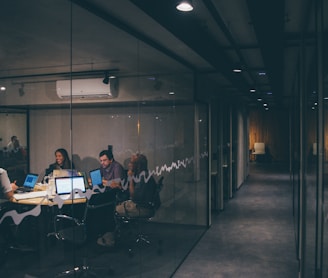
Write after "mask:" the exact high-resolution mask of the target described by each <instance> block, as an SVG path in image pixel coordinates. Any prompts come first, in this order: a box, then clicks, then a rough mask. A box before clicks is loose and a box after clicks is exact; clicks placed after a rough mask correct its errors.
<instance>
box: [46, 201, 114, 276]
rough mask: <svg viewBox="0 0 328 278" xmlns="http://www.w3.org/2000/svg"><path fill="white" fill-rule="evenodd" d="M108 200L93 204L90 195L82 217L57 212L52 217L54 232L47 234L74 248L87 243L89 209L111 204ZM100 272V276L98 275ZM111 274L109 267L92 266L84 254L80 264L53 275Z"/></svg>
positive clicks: (101, 207)
mask: <svg viewBox="0 0 328 278" xmlns="http://www.w3.org/2000/svg"><path fill="white" fill-rule="evenodd" d="M112 205H113V202H112V201H109V202H107V203H102V204H93V203H92V197H91V198H90V199H89V200H87V202H86V205H85V209H84V212H83V216H82V218H80V219H79V218H76V217H73V216H70V215H66V214H58V215H56V216H55V218H54V232H52V233H49V234H48V236H55V238H56V239H57V240H59V241H64V242H68V243H70V244H71V245H73V247H74V248H78V247H83V246H84V245H86V244H87V235H88V232H87V217H88V212H89V211H90V210H95V209H103V208H104V207H107V206H112ZM98 272H99V273H101V276H99V275H100V274H99V273H98ZM112 275H113V270H112V269H111V268H110V267H92V266H90V265H89V264H88V263H87V258H86V256H85V257H84V258H83V259H82V264H79V265H77V266H74V267H73V268H71V269H68V270H64V271H61V272H60V273H58V274H57V275H55V277H65V276H69V277H108V276H112Z"/></svg>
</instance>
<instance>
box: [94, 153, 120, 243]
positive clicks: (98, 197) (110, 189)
mask: <svg viewBox="0 0 328 278" xmlns="http://www.w3.org/2000/svg"><path fill="white" fill-rule="evenodd" d="M99 161H100V165H101V167H100V171H101V176H102V185H103V186H104V187H106V189H105V192H104V193H101V194H95V195H93V196H92V198H91V200H90V204H94V205H100V204H104V203H108V202H111V205H110V206H106V207H104V208H100V209H97V210H95V211H94V212H93V211H91V212H90V215H92V216H93V217H90V215H89V216H88V218H89V219H91V220H90V222H89V221H88V226H91V227H93V229H95V228H97V230H96V231H89V233H95V232H96V233H98V232H99V233H100V236H99V237H98V239H97V244H99V245H101V246H106V247H112V246H114V245H115V236H114V232H115V230H116V221H115V205H116V198H117V197H116V195H117V194H118V193H121V191H122V186H121V181H124V179H125V172H124V168H123V166H122V165H121V164H120V163H119V162H117V161H116V160H115V159H114V156H113V153H112V152H111V151H108V150H103V151H101V152H100V153H99ZM91 222H95V223H94V224H91ZM99 223H101V225H99Z"/></svg>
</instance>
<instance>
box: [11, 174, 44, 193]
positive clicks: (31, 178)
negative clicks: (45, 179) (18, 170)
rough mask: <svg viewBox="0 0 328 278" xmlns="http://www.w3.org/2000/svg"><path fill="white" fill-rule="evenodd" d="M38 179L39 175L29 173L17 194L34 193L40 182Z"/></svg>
mask: <svg viewBox="0 0 328 278" xmlns="http://www.w3.org/2000/svg"><path fill="white" fill-rule="evenodd" d="M38 178H39V175H38V174H33V173H28V174H27V175H26V177H25V180H24V183H23V185H22V186H20V187H18V188H17V190H16V193H25V192H31V191H33V190H34V187H35V185H36V183H37V181H38Z"/></svg>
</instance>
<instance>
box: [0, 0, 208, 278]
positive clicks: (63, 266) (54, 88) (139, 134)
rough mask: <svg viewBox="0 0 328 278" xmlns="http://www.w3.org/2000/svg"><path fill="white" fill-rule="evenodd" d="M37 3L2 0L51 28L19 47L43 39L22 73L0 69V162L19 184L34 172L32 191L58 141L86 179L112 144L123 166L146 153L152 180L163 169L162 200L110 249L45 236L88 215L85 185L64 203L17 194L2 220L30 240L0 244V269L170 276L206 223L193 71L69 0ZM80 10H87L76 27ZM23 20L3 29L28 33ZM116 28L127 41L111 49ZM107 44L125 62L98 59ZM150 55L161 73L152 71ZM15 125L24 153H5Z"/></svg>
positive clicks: (202, 134)
mask: <svg viewBox="0 0 328 278" xmlns="http://www.w3.org/2000/svg"><path fill="white" fill-rule="evenodd" d="M18 2H19V5H15V3H16V4H18ZM36 2H37V3H36V6H39V7H38V8H36V6H34V7H30V5H27V4H26V3H24V2H22V1H13V3H11V4H8V5H7V6H6V8H7V9H8V10H9V9H12V8H13V7H15V9H16V10H17V14H19V13H21V12H22V11H25V12H26V14H28V15H29V16H28V17H29V19H31V18H39V19H40V20H37V21H35V22H33V21H31V23H32V25H34V28H35V30H37V29H38V30H39V29H40V28H42V29H43V30H45V32H48V33H49V32H51V33H52V34H53V37H52V41H51V44H47V43H49V42H45V41H44V42H42V38H41V37H40V40H39V41H32V42H29V43H28V44H26V45H25V46H24V44H22V45H20V46H18V47H17V49H16V50H15V52H16V53H17V52H19V51H23V52H25V51H26V52H28V51H31V52H33V44H42V43H44V51H43V53H38V56H39V61H42V64H41V63H40V64H39V63H38V62H37V61H35V63H34V64H33V62H32V61H30V60H29V58H28V55H26V56H27V57H26V58H24V57H22V59H21V61H20V63H21V64H24V65H25V67H23V68H24V70H23V71H20V72H18V71H17V72H15V65H10V67H9V66H8V69H7V73H8V74H2V76H7V78H1V86H5V91H1V93H0V101H1V113H0V123H1V125H0V134H1V135H0V137H1V141H0V148H1V163H2V164H1V167H2V168H5V169H7V171H8V174H9V177H10V179H11V181H14V180H16V181H17V184H18V185H23V183H24V180H25V178H26V175H28V174H31V173H32V174H37V176H38V179H37V181H36V184H35V188H34V191H35V192H39V194H42V193H40V192H42V191H43V193H44V192H48V191H49V190H48V188H49V184H48V183H45V182H44V176H45V169H46V168H47V167H48V165H49V164H51V163H53V162H54V160H55V156H54V152H55V150H56V149H58V148H65V149H66V150H67V151H68V153H69V157H70V159H71V160H72V162H73V163H74V168H75V170H76V172H77V173H79V175H80V174H81V177H83V180H84V184H85V185H86V186H87V187H88V182H87V180H88V179H89V178H90V176H89V172H90V171H91V170H94V169H96V168H99V167H100V164H99V157H98V155H99V152H100V151H101V150H104V149H107V148H108V147H109V146H111V148H112V152H113V155H114V159H115V160H116V161H118V162H119V163H121V164H122V165H123V167H124V168H125V169H127V168H128V161H129V159H130V157H131V155H133V154H135V153H142V154H144V155H145V156H146V157H147V159H148V168H149V172H150V174H151V175H152V176H153V177H154V178H155V180H157V181H158V180H159V179H160V178H161V177H164V180H163V187H162V188H161V192H160V198H161V205H160V207H159V208H158V209H157V210H156V212H155V215H154V216H153V217H151V218H149V219H147V220H146V221H142V222H137V226H136V227H137V228H135V229H137V231H138V233H137V235H134V234H133V235H131V234H129V233H128V229H129V227H125V226H124V225H123V226H122V227H121V229H122V231H121V232H122V233H121V234H120V235H121V238H120V239H119V240H118V241H117V244H116V245H115V247H114V248H106V247H101V246H99V245H97V243H96V241H91V240H86V241H85V242H83V244H70V243H69V242H66V241H62V240H59V239H58V238H56V236H52V235H54V234H53V233H54V232H56V227H55V226H56V221H54V219H57V218H56V217H57V216H58V215H61V214H65V215H69V216H71V217H73V218H77V219H79V220H81V218H83V212H84V210H85V207H86V205H87V204H88V198H89V197H90V195H88V194H89V193H90V189H88V188H87V189H88V190H87V189H86V191H85V192H84V193H85V195H83V196H82V198H78V199H74V198H73V199H69V200H65V201H63V202H62V201H61V199H60V197H58V196H57V194H56V195H55V196H53V195H52V196H51V198H49V196H50V195H49V194H45V193H44V195H42V196H41V195H40V196H37V197H35V198H31V197H19V196H20V194H18V195H16V197H17V199H16V200H15V201H14V202H12V203H11V204H10V206H9V208H10V209H8V210H6V213H5V214H2V218H1V220H0V221H4V220H6V221H9V222H10V223H11V224H10V226H11V230H12V232H13V234H14V235H15V236H16V237H17V239H18V240H19V241H20V243H21V245H22V246H24V247H25V248H10V247H9V248H8V249H6V250H3V251H4V254H5V255H4V256H2V258H1V260H2V265H1V268H0V275H1V276H3V275H7V277H52V276H55V277H56V275H57V274H62V273H63V272H64V271H66V270H67V269H74V268H75V267H78V266H81V265H83V264H85V265H87V266H90V268H84V270H86V269H88V271H89V270H91V269H92V270H94V271H95V272H97V271H98V269H99V271H100V273H102V274H101V275H103V276H98V277H107V276H111V275H112V273H113V272H114V273H115V274H116V275H118V276H119V277H133V276H139V275H146V276H148V277H150V276H151V277H154V276H160V277H169V276H170V275H171V273H173V272H174V271H175V269H176V268H177V267H178V266H179V264H180V263H181V262H182V261H183V259H184V258H185V256H186V255H187V254H188V252H189V251H190V250H191V249H192V247H193V246H194V245H195V243H196V242H197V241H198V239H199V238H200V237H201V235H202V234H203V232H204V231H205V230H206V228H207V226H208V221H209V220H208V195H207V194H208V190H207V187H208V175H207V174H208V171H207V170H206V169H208V159H207V158H208V145H207V143H206V136H207V135H206V133H207V129H208V108H207V105H206V104H204V103H201V102H197V101H195V99H194V94H193V91H194V82H195V80H194V75H193V73H192V72H191V71H190V70H189V69H187V68H186V67H185V66H184V65H182V64H181V63H178V62H177V61H175V60H174V59H171V58H170V57H168V56H166V55H164V54H163V53H160V52H159V51H158V50H156V49H154V48H152V47H150V46H149V45H146V44H145V43H144V42H142V41H140V40H139V39H138V38H136V37H133V36H132V35H130V34H129V33H125V32H122V31H120V30H117V28H116V27H115V26H112V25H111V24H109V23H108V22H106V21H105V20H103V19H102V18H100V17H97V16H95V15H94V14H92V13H90V12H88V11H86V10H84V9H82V8H81V7H79V6H77V5H74V4H72V3H71V2H69V1H52V2H51V3H47V5H50V6H47V7H45V5H46V4H44V3H43V2H42V1H36ZM52 5H53V6H54V9H53V10H55V9H56V10H58V9H61V10H62V11H66V12H64V13H63V16H62V17H61V18H59V17H57V15H56V14H54V13H51V10H52V9H51V6H52ZM45 11H47V12H45ZM41 12H42V13H41ZM77 17H79V18H81V17H82V18H84V21H83V24H82V25H81V24H80V22H81V21H78V22H77V21H76V18H77ZM41 19H42V24H40V22H41ZM21 20H22V21H21V22H20V23H21V30H11V28H14V27H8V32H12V34H15V32H17V33H19V34H22V33H24V32H26V33H27V32H28V31H27V30H24V23H23V21H24V19H23V18H21ZM59 21H60V24H58V22H59ZM11 22H12V21H11ZM41 25H42V26H41ZM9 26H10V24H9ZM86 30H87V32H86ZM105 30H106V33H107V36H104V31H105ZM109 34H110V35H109ZM113 38H116V40H119V41H120V45H121V47H122V48H124V51H121V52H116V51H118V50H116V49H115V48H114V47H113V48H111V45H112V41H113ZM29 47H30V48H29ZM24 48H29V49H24ZM38 48H39V47H38ZM108 51H110V52H111V51H112V52H113V53H111V55H110V56H111V57H116V59H117V61H119V60H124V59H125V58H124V52H129V53H130V54H131V53H132V55H130V57H133V61H130V62H129V63H127V64H125V63H122V66H121V64H120V63H118V62H116V61H115V60H113V58H112V59H109V58H107V59H106V58H104V57H107V56H106V55H105V53H106V52H108ZM122 53H123V54H122ZM150 57H155V58H156V60H150ZM57 62H58V63H57ZM61 63H63V64H61ZM153 64H154V65H153ZM127 65H128V68H125V67H127ZM146 65H147V66H146ZM149 65H152V68H153V67H154V66H155V68H156V71H153V70H152V69H148V68H147V67H149ZM13 135H16V136H17V137H18V138H19V142H20V145H21V148H22V150H23V151H24V157H20V158H19V159H16V158H15V159H14V158H13V157H12V155H11V153H8V152H7V151H6V146H7V143H8V142H9V141H10V138H11V136H13ZM82 191H83V190H82ZM91 191H92V190H91ZM48 193H49V192H48ZM56 193H57V192H56ZM98 193H99V192H98ZM196 193H197V194H196ZM90 194H92V193H90ZM25 196H28V195H25ZM98 224H99V225H102V223H98ZM124 229H127V230H124ZM140 234H142V235H144V236H146V238H147V239H146V240H140V237H139V240H138V242H135V245H133V247H132V248H131V246H130V245H128V242H131V240H132V241H134V240H135V236H140ZM75 237H76V238H75V239H76V240H77V241H78V239H79V238H78V235H77V234H76V235H75ZM108 262H110V264H108ZM104 267H106V268H105V270H104V269H103V268H104ZM100 268H102V269H100ZM101 271H102V272H101ZM104 271H105V272H104ZM24 275H25V276H24ZM28 275H29V276H28Z"/></svg>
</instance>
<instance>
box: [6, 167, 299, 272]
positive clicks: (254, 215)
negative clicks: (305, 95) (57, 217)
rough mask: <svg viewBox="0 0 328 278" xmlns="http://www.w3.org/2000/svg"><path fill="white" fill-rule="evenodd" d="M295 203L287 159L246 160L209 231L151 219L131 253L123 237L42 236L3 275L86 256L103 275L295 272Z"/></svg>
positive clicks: (11, 259) (12, 255) (13, 255)
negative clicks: (72, 239) (110, 245)
mask: <svg viewBox="0 0 328 278" xmlns="http://www.w3.org/2000/svg"><path fill="white" fill-rule="evenodd" d="M292 204H293V200H292V188H291V185H290V183H289V174H288V166H287V165H279V164H273V163H272V164H267V163H262V164H261V163H251V164H250V175H249V177H248V179H247V181H246V182H245V183H244V184H243V185H242V186H241V188H240V189H239V190H237V191H236V192H234V196H233V198H232V199H229V200H226V201H225V208H224V210H223V211H220V212H214V213H213V215H212V226H211V227H210V228H209V229H207V230H206V229H204V227H199V226H191V225H188V226H186V225H167V224H158V223H150V224H149V225H148V226H144V229H145V230H144V231H145V232H146V233H147V234H150V236H151V238H152V244H151V245H149V246H148V245H139V247H138V248H134V249H133V253H132V256H131V253H130V252H128V250H129V247H130V246H129V245H127V242H118V244H117V247H116V248H114V249H111V250H108V249H106V248H101V247H99V246H97V245H96V244H95V242H94V241H91V242H90V243H89V244H88V245H84V246H83V248H77V249H76V248H72V247H70V246H67V245H66V244H63V243H59V242H57V241H54V240H53V239H47V242H46V244H45V246H42V247H44V248H42V250H41V251H40V252H38V253H33V252H32V253H30V252H26V253H25V252H24V253H17V252H9V253H8V254H7V255H8V256H7V258H6V260H5V261H3V262H2V265H1V266H0V277H17V278H18V277H22V278H42V277H56V276H55V275H56V274H58V273H60V272H61V271H63V270H66V269H70V268H71V267H72V265H79V263H81V262H83V259H84V258H86V259H87V260H86V261H84V262H85V263H87V264H88V265H89V266H91V267H96V268H98V267H101V268H102V269H95V272H96V273H97V275H96V276H93V277H100V278H104V277H123V278H125V277H143V278H144V277H149V278H153V277H160V278H162V277H173V278H184V277H188V278H189V277H197V278H202V277H204V278H205V277H206V278H208V277H214V278H221V277H222V278H237V277H238V278H240V277H242V278H260V277H261V278H263V277H265V278H297V277H298V261H297V259H296V247H295V233H294V231H295V230H294V222H293V214H292ZM195 243H197V244H196V245H195ZM190 250H191V252H189V251H190ZM181 262H182V263H181ZM172 273H173V274H172ZM68 277H91V276H78V275H74V274H73V275H70V276H68Z"/></svg>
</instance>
